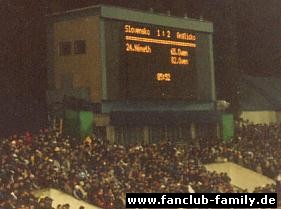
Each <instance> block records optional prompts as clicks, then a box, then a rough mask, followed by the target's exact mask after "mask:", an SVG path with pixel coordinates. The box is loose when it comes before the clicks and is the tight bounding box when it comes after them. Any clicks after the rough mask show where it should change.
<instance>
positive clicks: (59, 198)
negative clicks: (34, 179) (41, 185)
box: [33, 189, 99, 209]
mask: <svg viewBox="0 0 281 209" xmlns="http://www.w3.org/2000/svg"><path fill="white" fill-rule="evenodd" d="M33 194H34V195H35V196H36V197H42V196H48V197H51V198H52V199H53V205H52V206H53V207H54V208H56V206H57V205H58V204H66V203H68V204H69V205H70V208H79V207H80V206H84V207H85V208H86V209H99V208H98V207H96V206H93V205H91V204H89V203H86V202H84V201H81V200H77V199H75V198H74V197H73V196H71V195H68V194H65V193H63V192H61V191H58V190H56V189H42V190H38V191H34V192H33Z"/></svg>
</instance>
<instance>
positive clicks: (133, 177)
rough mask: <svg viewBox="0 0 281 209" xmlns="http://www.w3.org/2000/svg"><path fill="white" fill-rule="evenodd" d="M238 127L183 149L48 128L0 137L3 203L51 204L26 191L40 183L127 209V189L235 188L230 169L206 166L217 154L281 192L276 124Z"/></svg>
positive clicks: (240, 124) (92, 201)
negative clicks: (229, 136) (230, 135)
mask: <svg viewBox="0 0 281 209" xmlns="http://www.w3.org/2000/svg"><path fill="white" fill-rule="evenodd" d="M236 125H237V131H236V134H237V136H236V137H235V138H234V139H233V140H232V141H230V142H227V143H222V142H221V141H220V140H218V139H212V138H209V139H198V140H197V141H196V143H194V144H189V145H188V146H182V145H176V144H173V143H172V142H171V141H166V140H160V141H159V143H158V144H131V145H129V146H123V145H121V144H109V143H108V141H107V140H105V139H100V138H98V137H95V136H94V135H93V136H90V137H87V138H86V139H85V140H83V141H79V140H77V139H74V138H71V137H67V136H61V135H59V134H57V133H56V132H52V131H48V130H41V131H40V132H39V133H38V134H33V135H32V134H25V135H23V136H17V135H14V136H11V137H10V138H4V139H2V140H1V142H0V152H1V161H0V162H1V164H0V206H1V207H2V208H5V209H9V208H39V209H42V208H43V209H49V208H52V207H51V205H50V204H52V202H53V201H52V199H51V198H50V197H43V198H39V199H38V198H36V197H35V196H34V195H33V194H32V193H31V192H32V191H35V190H40V189H45V188H54V189H56V190H59V191H63V192H64V193H67V194H71V195H73V196H74V197H75V198H76V199H78V200H83V201H87V202H89V203H90V204H93V205H96V206H98V207H100V208H106V209H111V208H112V209H113V208H114V209H118V208H125V206H124V202H125V193H126V192H190V193H191V192H237V188H236V187H233V186H232V182H231V177H230V176H229V175H228V174H227V173H225V172H224V173H218V172H213V171H212V172H210V171H208V170H207V169H206V167H205V166H204V164H209V163H214V162H219V161H221V160H222V159H223V160H226V161H230V162H234V163H236V164H238V165H241V166H243V167H247V168H249V169H251V170H254V171H256V172H258V173H260V174H263V175H266V176H268V177H271V178H274V179H276V181H277V184H276V185H274V184H271V185H266V186H265V187H258V188H255V190H254V191H255V192H276V191H277V192H278V193H280V191H281V186H280V182H281V181H280V179H281V178H280V176H281V175H280V168H281V161H280V159H281V158H280V157H281V156H280V155H281V153H280V148H281V127H280V125H279V124H272V125H254V124H248V123H246V122H245V121H238V122H237V124H236ZM238 191H239V192H241V191H243V192H246V191H247V190H241V189H238ZM63 204H69V203H68V202H66V203H63ZM1 207H0V208H1ZM53 207H55V206H54V205H53ZM67 207H68V205H65V206H62V207H61V208H67Z"/></svg>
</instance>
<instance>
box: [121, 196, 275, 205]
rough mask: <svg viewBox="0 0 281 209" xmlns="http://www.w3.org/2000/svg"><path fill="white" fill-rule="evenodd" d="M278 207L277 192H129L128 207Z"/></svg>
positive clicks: (127, 197)
mask: <svg viewBox="0 0 281 209" xmlns="http://www.w3.org/2000/svg"><path fill="white" fill-rule="evenodd" d="M160 207H161V208H277V193H192V194H190V193H127V194H126V208H160Z"/></svg>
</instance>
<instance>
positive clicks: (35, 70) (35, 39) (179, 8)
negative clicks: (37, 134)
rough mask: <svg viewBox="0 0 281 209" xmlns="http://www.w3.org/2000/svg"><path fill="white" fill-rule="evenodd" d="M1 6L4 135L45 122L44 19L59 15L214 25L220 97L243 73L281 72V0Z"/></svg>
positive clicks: (6, 2)
mask: <svg viewBox="0 0 281 209" xmlns="http://www.w3.org/2000/svg"><path fill="white" fill-rule="evenodd" d="M70 2H71V3H70ZM0 4H1V6H0V24H1V31H0V46H1V52H0V54H1V56H0V73H1V76H0V99H1V104H0V115H1V117H0V135H5V134H12V133H19V132H22V131H26V130H38V129H39V128H40V127H43V126H44V125H45V124H46V118H47V117H46V116H47V114H46V105H45V92H46V89H47V81H46V79H47V77H46V68H47V67H46V17H45V15H47V14H50V13H53V12H57V11H63V10H67V9H73V8H79V7H84V6H90V5H94V4H111V5H117V6H123V7H128V8H134V9H141V10H149V8H153V9H154V11H155V12H157V13H166V12H167V10H170V11H171V15H174V16H181V17H182V16H184V14H185V13H186V14H187V15H188V16H189V17H193V18H199V17H203V18H204V19H206V20H209V21H212V22H213V23H214V53H215V54H214V58H215V69H216V83H217V92H218V98H219V99H226V100H228V101H229V100H232V99H233V98H235V91H236V88H235V84H236V83H235V81H236V80H237V79H239V76H241V73H245V74H250V75H257V76H270V75H274V76H280V73H281V72H280V71H281V1H280V0H173V1H164V0H163V1H160V0H154V1H153V0H150V1H148V0H142V1H132V0H107V1H95V0H77V1H69V0H0ZM233 78H235V79H233ZM233 95H234V96H233ZM234 103H235V102H234Z"/></svg>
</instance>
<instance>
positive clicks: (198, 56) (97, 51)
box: [47, 5, 217, 141]
mask: <svg viewBox="0 0 281 209" xmlns="http://www.w3.org/2000/svg"><path fill="white" fill-rule="evenodd" d="M212 33H213V24H212V23H211V22H207V21H202V20H197V19H192V18H184V17H172V16H169V15H165V14H156V13H152V12H145V11H137V10H131V9H125V8H119V7H112V6H103V5H102V6H92V7H87V8H82V9H75V10H70V11H65V12H62V13H55V14H52V15H49V16H48V31H47V42H48V45H47V46H48V51H47V58H48V59H47V62H48V92H47V102H48V106H49V107H50V109H51V108H53V107H54V106H57V105H58V104H63V107H64V108H72V107H71V105H70V106H68V104H69V103H71V101H72V103H73V101H74V106H75V111H76V110H78V111H79V110H82V109H85V108H84V106H85V105H84V104H87V105H88V107H89V106H90V108H88V109H90V110H91V111H92V113H94V115H95V116H94V117H90V118H93V122H92V123H93V124H94V125H95V126H97V127H103V128H105V130H106V131H105V132H106V135H107V137H108V138H115V139H116V137H117V135H118V134H117V133H116V132H118V131H117V127H116V126H118V128H119V129H118V130H121V132H122V131H124V130H129V129H130V130H131V128H132V127H131V125H133V124H135V125H136V124H139V125H140V127H138V128H137V129H138V130H141V131H140V132H141V133H142V137H144V138H150V137H149V136H148V135H149V134H148V133H150V131H148V129H149V130H150V125H153V124H150V123H157V125H159V124H160V123H163V127H164V126H165V128H164V129H165V130H166V131H163V130H164V129H163V127H162V128H160V129H159V133H164V132H167V127H168V126H167V124H169V123H170V122H169V120H171V118H173V122H172V123H174V122H176V123H178V124H183V127H180V129H181V130H184V131H186V130H187V129H189V128H190V127H191V129H192V127H193V129H194V127H195V126H194V125H190V124H195V123H196V120H200V121H201V122H202V121H203V122H204V123H205V122H206V121H207V122H210V123H211V122H214V121H215V123H217V119H216V118H217V117H213V116H214V115H212V116H210V117H209V113H210V112H212V111H214V110H215V102H216V94H215V81H214V80H215V79H214V61H213V45H212V39H213V38H212V36H213V35H212ZM77 101H78V102H77ZM75 102H76V103H75ZM66 103H67V104H66ZM87 105H86V106H87ZM72 106H73V105H72ZM72 109H73V108H72ZM150 113H151V114H150ZM131 114H133V115H131ZM68 115H70V114H68ZM146 116H147V117H153V118H146ZM66 117H67V116H66ZM69 117H70V116H69ZM71 117H72V116H71ZM139 117H140V118H139ZM159 118H161V119H159ZM210 118H212V119H210ZM209 119H210V120H209ZM153 121H154V122H153ZM128 125H129V126H130V128H128V127H127V128H121V129H120V127H123V126H128ZM154 125H155V124H154ZM215 126H216V125H215ZM184 127H185V128H184ZM186 127H189V128H187V129H186ZM175 129H178V127H175ZM202 129H203V130H204V129H206V128H202ZM151 130H152V129H151ZM153 130H156V129H153ZM157 130H158V129H157ZM125 132H126V131H125ZM133 132H135V131H133ZM152 132H153V131H152ZM172 132H177V131H172ZM181 132H182V135H184V134H183V131H181ZM187 132H189V131H187ZM191 132H195V131H194V130H193V131H191ZM189 134H190V133H189ZM119 135H122V136H123V135H124V134H120V131H119ZM125 135H126V134H125ZM192 136H193V137H194V134H192ZM113 141H114V140H113Z"/></svg>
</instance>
